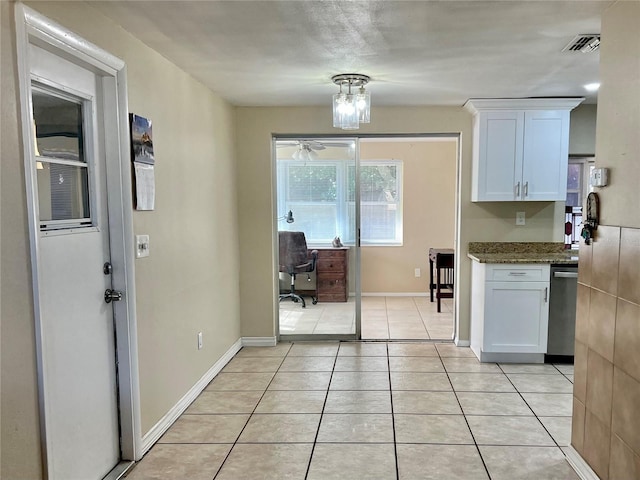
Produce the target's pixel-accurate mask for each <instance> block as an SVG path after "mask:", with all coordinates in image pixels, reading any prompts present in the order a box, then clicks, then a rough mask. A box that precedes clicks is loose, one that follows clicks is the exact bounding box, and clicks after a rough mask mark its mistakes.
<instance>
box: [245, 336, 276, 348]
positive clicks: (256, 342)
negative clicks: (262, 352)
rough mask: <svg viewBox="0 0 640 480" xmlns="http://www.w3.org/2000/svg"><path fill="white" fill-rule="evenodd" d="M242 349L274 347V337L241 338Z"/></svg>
mask: <svg viewBox="0 0 640 480" xmlns="http://www.w3.org/2000/svg"><path fill="white" fill-rule="evenodd" d="M241 340H242V346H243V347H275V346H276V343H277V340H276V337H242V339H241Z"/></svg>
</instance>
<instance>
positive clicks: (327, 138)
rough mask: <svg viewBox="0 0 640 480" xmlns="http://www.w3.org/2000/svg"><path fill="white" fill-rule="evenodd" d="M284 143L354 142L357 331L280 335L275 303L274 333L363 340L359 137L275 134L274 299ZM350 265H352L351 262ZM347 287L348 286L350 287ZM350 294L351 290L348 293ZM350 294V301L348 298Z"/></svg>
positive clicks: (301, 338)
mask: <svg viewBox="0 0 640 480" xmlns="http://www.w3.org/2000/svg"><path fill="white" fill-rule="evenodd" d="M282 140H301V141H304V140H315V141H317V142H321V143H322V142H323V141H324V142H332V141H334V142H345V143H346V142H350V141H352V142H353V145H354V149H355V150H354V160H353V164H354V165H355V179H356V182H355V219H354V221H355V225H354V233H355V238H354V247H353V249H350V253H351V251H353V253H354V255H355V260H354V262H353V265H354V269H355V272H354V279H355V291H354V295H355V304H354V308H355V329H354V332H353V333H350V334H346V333H335V334H332V333H326V334H324V333H323V334H314V333H309V334H284V335H282V334H281V333H280V308H279V306H280V302H279V301H278V302H276V303H275V308H274V315H275V319H276V321H275V330H276V339H277V341H280V340H286V341H306V340H314V341H327V340H334V341H354V340H360V337H361V292H360V288H361V287H360V270H359V269H360V267H359V265H360V182H358V181H357V179H358V178H360V144H359V139H358V137H356V136H354V135H317V134H314V135H302V134H301V135H294V134H282V135H280V134H273V135H272V138H271V159H272V162H271V171H272V198H273V199H274V200H273V202H272V205H271V207H272V218H273V219H274V220H273V246H274V248H273V266H274V298H278V296H279V294H280V276H279V271H278V269H277V268H276V266H277V265H278V255H279V245H278V218H279V217H280V214H279V212H278V210H277V208H278V200H277V199H278V155H277V143H278V141H282ZM349 263H351V262H349ZM347 285H348V283H347ZM349 290H350V289H349ZM349 293H350V292H349V291H347V297H348V296H349Z"/></svg>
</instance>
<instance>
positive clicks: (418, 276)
mask: <svg viewBox="0 0 640 480" xmlns="http://www.w3.org/2000/svg"><path fill="white" fill-rule="evenodd" d="M414 273H415V276H416V278H420V275H421V273H420V269H419V268H416V269H415V270H414Z"/></svg>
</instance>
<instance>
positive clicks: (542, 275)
mask: <svg viewBox="0 0 640 480" xmlns="http://www.w3.org/2000/svg"><path fill="white" fill-rule="evenodd" d="M486 279H487V281H489V282H548V281H549V265H546V264H539V265H537V264H535V265H534V264H524V265H514V264H505V265H497V264H494V265H487V272H486Z"/></svg>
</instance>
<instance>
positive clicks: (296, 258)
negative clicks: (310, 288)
mask: <svg viewBox="0 0 640 480" xmlns="http://www.w3.org/2000/svg"><path fill="white" fill-rule="evenodd" d="M278 242H279V245H280V249H279V255H278V258H279V260H278V263H279V268H278V270H279V271H280V272H284V273H287V274H289V275H290V276H291V291H290V292H289V293H283V294H280V301H282V300H283V299H285V298H290V299H291V300H292V301H294V302H302V308H305V307H306V306H307V305H306V303H305V301H304V299H303V298H302V297H301V296H300V295H298V294H297V293H296V286H295V283H296V275H297V274H298V273H306V274H307V278H309V279H311V277H310V276H309V273H311V272H313V271H314V270H315V269H316V261H317V260H318V251H317V250H313V251H312V252H311V256H309V252H308V249H307V240H306V238H305V236H304V232H278ZM311 299H312V302H313V304H314V305H315V304H316V303H318V294H317V286H316V296H315V297H314V296H312V297H311Z"/></svg>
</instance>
